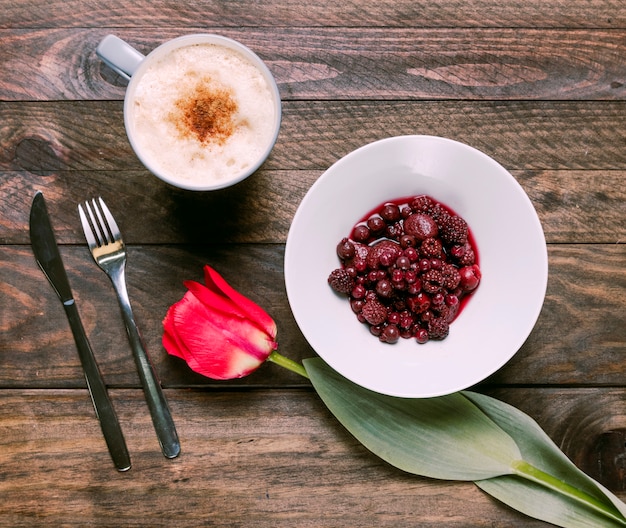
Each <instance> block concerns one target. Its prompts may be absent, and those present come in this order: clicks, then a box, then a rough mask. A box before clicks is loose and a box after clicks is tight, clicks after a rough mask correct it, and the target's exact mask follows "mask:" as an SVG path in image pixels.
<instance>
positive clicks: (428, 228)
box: [404, 213, 439, 240]
mask: <svg viewBox="0 0 626 528" xmlns="http://www.w3.org/2000/svg"><path fill="white" fill-rule="evenodd" d="M404 231H405V232H406V234H407V235H413V236H414V237H415V238H416V239H417V240H424V239H425V238H434V237H436V236H437V233H438V231H439V230H438V229H437V224H436V223H435V221H434V220H433V219H432V217H430V216H428V215H425V214H422V213H415V214H412V215H411V216H409V217H408V218H407V219H406V220H405V221H404Z"/></svg>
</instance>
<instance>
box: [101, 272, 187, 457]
mask: <svg viewBox="0 0 626 528" xmlns="http://www.w3.org/2000/svg"><path fill="white" fill-rule="evenodd" d="M111 280H112V282H113V285H114V287H115V290H116V292H117V296H118V298H119V302H120V307H121V310H122V317H123V319H124V326H125V327H126V333H127V334H128V340H129V341H130V346H131V349H132V351H133V357H134V358H135V364H136V366H137V372H138V373H139V379H140V380H141V385H142V387H143V390H144V394H145V397H146V402H147V403H148V408H149V409H150V415H151V416H152V423H153V425H154V429H155V431H156V434H157V438H158V439H159V444H160V445H161V451H162V452H163V455H164V456H165V457H166V458H175V457H177V456H178V455H179V454H180V442H179V440H178V434H177V433H176V426H175V425H174V420H173V419H172V415H171V413H170V409H169V406H168V404H167V400H166V399H165V395H164V394H163V389H162V388H161V384H160V383H159V379H158V377H157V374H156V371H155V370H154V367H153V366H152V363H150V359H149V358H148V353H147V352H146V346H145V344H144V342H143V338H142V337H141V334H140V333H139V329H138V328H137V324H136V323H135V318H134V317H133V312H132V308H131V306H130V300H129V299H128V294H127V291H126V285H125V283H124V278H123V276H120V275H118V276H115V275H113V276H112V277H111Z"/></svg>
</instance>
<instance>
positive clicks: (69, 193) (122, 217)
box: [0, 154, 626, 244]
mask: <svg viewBox="0 0 626 528" xmlns="http://www.w3.org/2000/svg"><path fill="white" fill-rule="evenodd" d="M41 155H42V156H43V155H44V154H41ZM28 159H29V160H30V161H31V162H34V161H35V160H37V157H36V155H35V154H31V155H30V157H29V158H28ZM322 173H323V170H271V169H261V170H260V171H258V172H257V173H255V174H254V175H253V176H252V177H250V178H248V179H247V180H246V181H244V182H242V183H240V184H238V185H237V186H235V187H232V188H228V189H224V190H220V191H216V192H212V193H189V192H185V191H180V190H175V189H173V188H171V187H170V186H168V185H167V184H165V183H162V182H161V181H160V180H158V179H157V178H155V177H154V176H152V175H151V174H149V173H148V172H147V171H145V170H120V171H100V170H98V171H71V170H64V171H59V172H56V173H51V174H46V175H43V174H33V173H32V172H27V171H23V170H22V171H4V172H3V171H0V242H2V243H5V244H28V243H29V240H28V212H29V210H30V204H31V201H32V197H33V196H34V194H35V192H36V191H38V190H40V191H43V192H44V194H45V196H46V199H47V201H48V202H49V203H48V207H49V209H50V211H51V214H52V215H53V217H54V225H55V231H56V234H57V238H58V240H59V242H61V243H64V244H83V243H84V236H83V233H82V230H81V228H80V225H79V222H78V221H77V218H78V217H77V212H76V205H77V204H78V203H79V202H80V201H82V200H85V199H87V198H89V197H92V196H103V197H104V198H105V200H106V201H107V202H108V203H109V205H110V207H111V208H112V210H113V212H114V214H115V216H116V218H117V221H118V224H119V225H120V226H121V229H122V230H123V234H124V239H125V240H126V242H127V243H130V244H139V243H143V244H181V243H188V244H207V243H212V244H215V243H280V244H283V243H285V241H286V240H287V234H288V231H289V227H290V226H291V221H292V219H293V216H294V214H295V212H296V210H297V208H298V206H299V205H300V202H301V201H302V199H303V198H304V196H305V194H306V192H307V191H308V189H309V188H310V187H311V185H313V183H315V181H316V180H317V178H319V176H320V175H321V174H322ZM512 174H513V177H514V178H515V179H516V180H517V181H518V182H519V184H520V185H521V186H522V188H523V189H524V190H525V191H526V193H527V194H528V196H529V197H530V199H531V201H532V203H533V206H534V207H535V209H536V211H537V214H538V215H539V219H540V221H541V223H542V227H543V230H544V233H545V236H546V240H547V241H548V243H550V244H556V243H606V244H620V243H623V242H624V241H625V240H626V223H625V222H624V218H626V186H625V185H624V184H623V182H624V180H625V178H626V171H624V170H586V171H585V170H513V171H512ZM364 213H365V212H364ZM137 218H141V221H137ZM356 220H357V219H355V221H356ZM156 227H158V228H156Z"/></svg>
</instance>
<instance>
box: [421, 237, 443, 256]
mask: <svg viewBox="0 0 626 528" xmlns="http://www.w3.org/2000/svg"><path fill="white" fill-rule="evenodd" d="M442 252H443V245H442V243H441V241H440V240H439V239H437V238H427V239H425V240H423V241H422V243H421V244H420V254H421V255H422V256H423V257H427V258H434V257H441V255H442Z"/></svg>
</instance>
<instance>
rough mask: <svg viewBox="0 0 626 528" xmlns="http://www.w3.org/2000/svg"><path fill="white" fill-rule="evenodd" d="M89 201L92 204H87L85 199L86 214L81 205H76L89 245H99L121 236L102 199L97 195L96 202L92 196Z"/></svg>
mask: <svg viewBox="0 0 626 528" xmlns="http://www.w3.org/2000/svg"><path fill="white" fill-rule="evenodd" d="M91 203H92V205H89V201H85V209H86V210H87V213H86V214H85V212H84V211H83V208H82V206H81V205H79V206H78V214H79V215H80V221H81V223H82V225H83V231H84V232H85V237H86V238H87V243H88V244H89V247H90V248H94V247H100V246H104V245H106V244H110V243H113V242H115V241H118V240H119V239H120V236H121V235H120V230H119V228H118V227H117V223H116V222H115V219H114V218H113V215H112V214H111V211H109V208H108V207H107V206H106V204H105V203H104V200H103V199H102V198H101V197H98V201H97V202H96V199H95V198H93V199H92V200H91ZM98 205H99V207H98ZM103 214H104V217H103V216H102V215H103Z"/></svg>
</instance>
